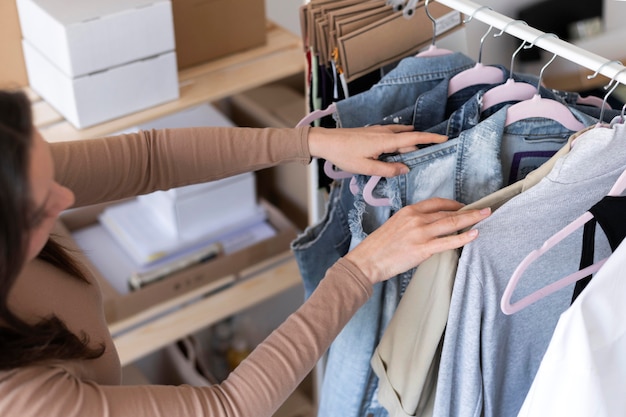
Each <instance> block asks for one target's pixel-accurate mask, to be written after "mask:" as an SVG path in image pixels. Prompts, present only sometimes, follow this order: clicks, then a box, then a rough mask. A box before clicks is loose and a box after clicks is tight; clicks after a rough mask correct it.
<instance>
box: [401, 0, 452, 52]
mask: <svg viewBox="0 0 626 417" xmlns="http://www.w3.org/2000/svg"><path fill="white" fill-rule="evenodd" d="M428 3H430V0H425V1H424V11H425V12H426V16H428V18H429V19H430V21H431V22H432V24H433V40H432V42H431V44H430V46H429V47H428V49H426V50H425V51H422V52H420V53H418V54H417V55H415V56H418V57H420V58H430V57H434V56H442V55H449V54H451V53H452V51H450V50H448V49H444V48H438V47H437V45H435V40H436V38H437V21H436V20H435V18H434V17H433V16H432V15H431V14H430V12H429V11H428ZM416 4H417V2H411V3H410V5H407V7H406V8H405V9H404V10H403V11H402V13H403V15H404V16H405V17H407V18H410V17H411V16H412V15H413V13H414V12H415V5H416Z"/></svg>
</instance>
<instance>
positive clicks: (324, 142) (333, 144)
mask: <svg viewBox="0 0 626 417" xmlns="http://www.w3.org/2000/svg"><path fill="white" fill-rule="evenodd" d="M447 139H448V138H447V136H443V135H437V134H434V133H425V132H414V131H413V130H412V127H411V126H403V125H389V126H370V127H365V128H352V129H323V128H311V130H310V131H309V150H310V152H311V155H312V156H315V157H320V158H324V159H327V160H329V161H330V162H332V163H333V164H334V165H336V166H337V167H339V168H340V169H342V170H344V171H347V172H353V173H355V174H364V175H378V176H381V177H393V176H396V175H399V174H402V173H406V172H408V168H407V167H406V166H405V165H404V164H402V163H399V162H382V161H380V160H379V159H378V158H379V157H380V156H381V155H382V154H387V153H397V152H409V151H414V150H416V149H417V147H418V145H423V144H431V143H441V142H444V141H446V140H447Z"/></svg>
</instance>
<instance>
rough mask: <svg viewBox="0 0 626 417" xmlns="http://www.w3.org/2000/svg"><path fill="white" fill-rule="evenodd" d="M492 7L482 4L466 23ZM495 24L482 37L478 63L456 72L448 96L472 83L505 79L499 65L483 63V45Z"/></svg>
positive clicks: (496, 82) (485, 82)
mask: <svg viewBox="0 0 626 417" xmlns="http://www.w3.org/2000/svg"><path fill="white" fill-rule="evenodd" d="M484 8H486V9H490V10H491V7H488V6H481V7H479V8H478V9H476V10H475V11H474V13H472V15H471V16H470V17H469V18H467V19H466V20H464V21H463V22H464V23H468V22H469V21H471V20H472V18H473V17H474V14H476V12H478V11H479V10H481V9H484ZM492 29H493V26H489V29H488V30H487V32H486V33H485V34H484V35H483V36H482V38H480V47H479V49H478V61H477V62H476V65H474V66H473V67H472V68H470V69H467V70H465V71H461V72H460V73H458V74H456V75H455V76H454V77H452V78H451V79H450V82H449V84H448V97H450V96H451V95H452V94H454V93H456V92H457V91H460V90H462V89H464V88H465V87H469V86H471V85H477V84H499V83H501V82H502V81H504V77H503V76H502V71H501V70H500V69H499V68H497V67H490V66H485V65H483V64H482V55H483V45H484V43H485V39H486V38H487V35H489V33H490V32H491V30H492Z"/></svg>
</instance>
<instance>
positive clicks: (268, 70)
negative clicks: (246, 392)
mask: <svg viewBox="0 0 626 417" xmlns="http://www.w3.org/2000/svg"><path fill="white" fill-rule="evenodd" d="M304 65H305V63H304V59H303V52H302V43H301V40H300V38H299V37H298V36H296V35H294V34H292V33H290V32H288V31H287V30H285V29H283V28H281V27H280V26H278V25H276V24H274V23H273V22H269V21H268V23H267V43H266V44H265V45H263V46H261V47H258V48H255V49H251V50H247V51H244V52H241V53H237V54H233V55H229V56H227V57H224V58H222V59H218V60H214V61H211V62H207V63H205V64H202V65H198V66H196V67H192V68H189V69H186V70H183V71H181V72H180V73H179V86H180V97H179V99H177V100H175V101H171V102H168V103H165V104H162V105H159V106H156V107H153V108H150V109H147V110H145V111H141V112H138V113H134V114H131V115H128V116H125V117H122V118H118V119H115V120H112V121H109V122H106V123H102V124H99V125H97V126H93V127H90V128H87V129H82V130H78V129H76V128H74V127H73V126H72V125H71V124H70V123H69V122H67V121H66V120H64V119H63V117H62V116H61V115H60V114H59V113H58V112H57V111H56V110H54V108H52V107H51V106H50V105H49V104H48V103H46V102H45V101H43V100H42V99H41V98H40V97H38V96H37V94H36V93H34V92H33V91H31V90H29V89H28V88H25V91H26V92H27V94H28V95H29V97H30V99H31V101H32V107H33V113H34V119H35V125H36V127H37V128H38V129H39V131H40V132H41V134H42V135H43V137H44V138H45V139H46V140H47V141H49V142H60V141H71V140H78V139H89V138H95V137H101V136H106V135H109V134H113V133H115V132H119V131H122V130H125V129H128V128H131V127H134V126H137V125H139V124H142V123H146V122H148V121H150V120H154V119H157V118H160V117H163V116H166V115H169V114H172V113H176V112H179V111H182V110H185V109H188V108H191V107H193V106H196V105H199V104H202V103H207V102H214V101H217V100H220V99H223V98H226V97H229V96H231V95H233V94H237V93H239V92H243V91H246V90H249V89H252V88H255V87H259V86H261V85H264V84H268V83H271V82H274V81H277V80H280V79H283V78H286V77H289V76H293V75H297V74H301V73H303V72H304V69H305V68H304ZM300 282H301V280H300V277H299V273H298V269H297V265H296V263H295V260H294V258H293V255H292V254H291V253H290V251H286V252H285V253H283V254H281V255H278V256H276V257H274V258H271V259H268V260H266V261H264V262H261V263H260V264H257V265H254V266H253V267H251V268H248V269H246V270H244V271H241V272H239V273H237V274H235V275H231V276H225V277H223V278H220V279H217V280H215V281H213V282H211V283H210V284H207V285H205V286H203V287H200V288H196V289H195V290H193V291H190V292H188V293H185V294H184V295H181V296H179V297H177V298H174V299H169V300H167V302H163V303H161V304H159V305H157V306H154V307H153V308H150V309H149V310H146V311H142V312H141V313H139V314H136V315H134V316H132V317H129V318H126V319H124V320H121V321H117V322H114V323H109V327H110V329H111V333H112V334H113V338H114V341H115V344H116V347H117V349H118V352H119V356H120V360H121V363H122V365H128V364H130V363H132V362H133V361H136V360H137V359H140V358H142V357H144V356H146V355H148V354H150V353H152V352H154V351H156V350H158V349H160V348H162V347H164V346H165V345H167V344H169V343H172V342H174V341H175V340H177V339H179V338H181V337H183V336H185V335H187V334H190V333H192V332H195V331H197V330H200V329H202V328H204V327H207V326H210V325H212V324H214V323H216V322H218V321H220V320H222V319H224V318H227V317H229V316H231V315H233V314H236V313H237V312H240V311H243V310H244V309H246V308H248V307H251V306H253V305H255V304H257V303H259V302H261V301H263V300H266V299H268V298H270V297H272V296H274V295H277V294H280V293H282V292H284V291H286V290H288V289H290V288H293V287H295V286H296V285H298V284H300Z"/></svg>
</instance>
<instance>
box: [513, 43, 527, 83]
mask: <svg viewBox="0 0 626 417" xmlns="http://www.w3.org/2000/svg"><path fill="white" fill-rule="evenodd" d="M524 46H526V41H522V44H521V45H520V46H518V47H517V49H516V50H515V52H513V55H511V65H510V66H509V74H510V77H509V78H511V79H512V78H513V64H515V58H517V54H519V53H520V51H521V50H522V48H524Z"/></svg>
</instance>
